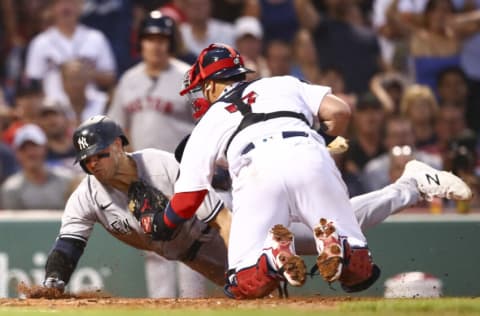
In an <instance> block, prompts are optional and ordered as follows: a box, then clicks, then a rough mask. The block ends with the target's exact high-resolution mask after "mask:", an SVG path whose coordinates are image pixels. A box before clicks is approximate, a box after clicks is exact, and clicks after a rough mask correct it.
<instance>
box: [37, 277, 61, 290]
mask: <svg viewBox="0 0 480 316" xmlns="http://www.w3.org/2000/svg"><path fill="white" fill-rule="evenodd" d="M42 284H43V286H44V287H46V288H49V289H57V290H59V291H60V292H62V293H63V291H64V290H65V282H64V281H62V280H60V279H59V278H58V277H57V276H55V275H53V276H49V277H47V278H46V279H45V280H44V281H43V283H42Z"/></svg>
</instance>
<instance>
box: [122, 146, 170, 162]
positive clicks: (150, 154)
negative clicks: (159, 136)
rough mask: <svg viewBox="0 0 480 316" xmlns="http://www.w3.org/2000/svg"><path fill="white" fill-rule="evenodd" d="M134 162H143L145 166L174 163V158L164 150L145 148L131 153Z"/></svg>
mask: <svg viewBox="0 0 480 316" xmlns="http://www.w3.org/2000/svg"><path fill="white" fill-rule="evenodd" d="M131 155H132V157H133V158H134V159H135V161H140V160H141V161H143V163H144V164H145V165H147V166H148V165H150V164H169V163H172V162H175V163H176V160H175V156H174V155H173V154H172V153H170V152H168V151H165V150H161V149H157V148H145V149H141V150H137V151H135V152H133V153H131Z"/></svg>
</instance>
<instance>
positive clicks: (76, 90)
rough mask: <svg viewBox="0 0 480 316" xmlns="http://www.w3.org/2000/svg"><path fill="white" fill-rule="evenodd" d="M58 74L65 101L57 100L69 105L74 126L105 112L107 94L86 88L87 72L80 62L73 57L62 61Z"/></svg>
mask: <svg viewBox="0 0 480 316" xmlns="http://www.w3.org/2000/svg"><path fill="white" fill-rule="evenodd" d="M60 75H61V80H62V82H61V84H62V87H63V90H64V91H65V94H66V97H67V99H66V100H67V101H66V102H61V101H57V102H59V103H65V104H68V105H70V106H71V108H72V110H73V114H74V117H73V119H74V120H75V121H76V124H74V125H75V126H76V125H78V124H79V123H80V122H82V121H84V120H86V119H87V118H89V117H91V116H94V115H100V114H104V113H105V112H106V110H107V101H108V96H107V94H106V93H104V92H101V91H98V90H96V89H89V88H88V82H89V73H88V69H86V68H85V67H84V65H83V63H82V62H80V61H79V60H77V59H74V60H70V61H67V62H65V63H63V64H62V65H60ZM53 101H55V100H53Z"/></svg>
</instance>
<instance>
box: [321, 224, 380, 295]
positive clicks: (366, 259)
mask: <svg viewBox="0 0 480 316" xmlns="http://www.w3.org/2000/svg"><path fill="white" fill-rule="evenodd" d="M314 238H315V241H316V244H317V250H318V253H319V256H318V257H317V267H318V271H319V272H320V275H321V276H322V278H323V279H324V280H325V281H327V282H329V283H331V282H334V281H337V280H338V281H339V282H340V283H341V285H342V288H343V289H344V290H345V291H346V292H358V291H362V290H365V289H367V288H368V287H370V286H371V285H372V284H373V283H374V282H375V281H376V280H377V279H378V277H379V276H380V269H379V268H378V267H377V266H376V265H375V264H374V263H373V260H372V256H371V254H370V251H369V249H368V247H367V246H366V245H365V246H363V247H361V246H355V247H353V246H351V245H350V244H349V243H348V240H347V238H345V237H342V236H339V235H338V233H337V231H336V228H335V224H334V223H333V222H329V221H327V220H326V219H324V218H322V219H320V222H319V223H318V225H316V226H315V228H314Z"/></svg>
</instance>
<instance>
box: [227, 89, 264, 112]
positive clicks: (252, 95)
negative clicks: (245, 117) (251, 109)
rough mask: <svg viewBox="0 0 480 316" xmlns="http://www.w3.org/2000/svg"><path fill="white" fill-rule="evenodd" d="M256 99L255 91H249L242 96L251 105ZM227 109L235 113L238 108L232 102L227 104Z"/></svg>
mask: <svg viewBox="0 0 480 316" xmlns="http://www.w3.org/2000/svg"><path fill="white" fill-rule="evenodd" d="M256 99H257V94H256V93H255V92H254V91H252V92H250V93H248V94H247V95H246V96H244V97H243V98H242V100H243V101H244V102H245V101H246V104H248V105H249V106H250V105H252V104H253V103H255V100H256ZM225 110H227V111H228V112H230V113H235V112H237V111H238V108H237V106H236V105H235V104H233V103H232V104H230V105H228V106H226V107H225Z"/></svg>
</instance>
